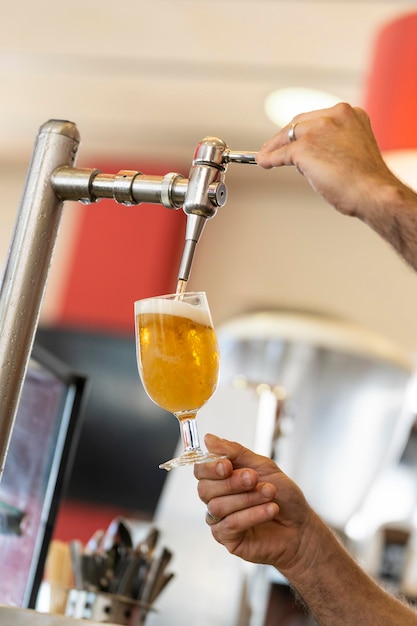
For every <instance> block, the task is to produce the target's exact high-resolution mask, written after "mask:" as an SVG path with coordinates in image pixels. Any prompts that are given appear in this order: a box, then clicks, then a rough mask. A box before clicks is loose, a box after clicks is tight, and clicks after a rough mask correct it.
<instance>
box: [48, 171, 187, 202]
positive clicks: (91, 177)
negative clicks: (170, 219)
mask: <svg viewBox="0 0 417 626" xmlns="http://www.w3.org/2000/svg"><path fill="white" fill-rule="evenodd" d="M52 187H53V189H54V191H55V193H56V195H57V196H58V198H60V199H61V200H74V201H80V202H84V203H90V202H97V200H100V199H101V198H112V199H113V200H115V201H116V202H118V203H119V204H125V205H135V204H141V203H142V202H147V203H150V204H162V205H163V206H165V207H167V208H169V209H179V208H180V207H181V206H182V205H183V202H184V199H185V196H186V193H187V189H188V180H187V179H186V178H184V176H183V175H182V174H177V173H174V172H170V173H169V174H165V176H152V175H149V174H142V173H141V172H137V171H134V170H121V171H120V172H117V174H103V173H102V172H101V171H100V170H97V169H87V168H71V167H60V168H58V169H57V170H56V171H55V172H53V174H52Z"/></svg>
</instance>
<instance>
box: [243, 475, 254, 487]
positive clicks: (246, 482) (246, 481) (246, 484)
mask: <svg viewBox="0 0 417 626" xmlns="http://www.w3.org/2000/svg"><path fill="white" fill-rule="evenodd" d="M242 483H243V486H244V487H250V486H251V484H252V478H251V475H250V474H249V472H246V471H245V472H242Z"/></svg>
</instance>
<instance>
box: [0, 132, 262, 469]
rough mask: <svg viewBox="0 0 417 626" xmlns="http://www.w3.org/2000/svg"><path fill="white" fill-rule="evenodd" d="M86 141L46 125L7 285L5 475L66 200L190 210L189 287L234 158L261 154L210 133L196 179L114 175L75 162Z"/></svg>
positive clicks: (0, 402)
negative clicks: (230, 145) (199, 246)
mask: <svg viewBox="0 0 417 626" xmlns="http://www.w3.org/2000/svg"><path fill="white" fill-rule="evenodd" d="M79 142H80V136H79V133H78V130H77V127H76V126H75V124H73V123H72V122H69V121H66V120H49V121H48V122H46V123H45V124H43V126H41V128H40V129H39V132H38V136H37V138H36V142H35V146H34V150H33V154H32V159H31V163H30V166H29V170H28V173H27V178H26V184H25V188H24V191H23V195H22V199H21V203H20V207H19V211H18V215H17V219H16V225H15V229H14V234H13V239H12V241H11V244H10V248H9V254H8V258H7V263H6V267H5V270H4V274H3V279H2V282H1V285H0V389H1V394H0V479H1V476H2V473H3V468H4V463H5V459H6V454H7V449H8V445H9V441H10V437H11V434H12V429H13V426H14V419H15V416H16V413H17V408H18V403H19V399H20V394H21V391H22V388H23V382H24V378H25V375H26V371H27V367H28V363H29V359H30V355H31V351H32V346H33V342H34V337H35V333H36V328H37V324H38V320H39V315H40V310H41V305H42V300H43V296H44V292H45V288H46V281H47V277H48V273H49V268H50V265H51V262H52V257H53V252H54V248H55V243H56V239H57V236H58V227H59V223H60V220H61V215H62V208H63V204H64V202H65V201H67V200H72V201H79V202H82V203H84V204H89V203H92V202H97V201H98V200H100V199H101V198H112V199H113V200H115V201H116V202H118V203H120V204H124V205H136V204H141V203H144V202H146V203H156V204H162V205H163V206H165V207H167V208H170V209H179V208H180V207H183V210H184V212H185V213H186V215H187V225H186V234H185V246H184V252H183V256H182V261H181V265H180V270H179V275H178V278H179V280H181V281H182V284H183V285H186V283H187V281H188V278H189V274H190V270H191V264H192V260H193V257H194V252H195V248H196V245H197V243H198V241H199V239H200V236H201V233H202V232H203V229H204V226H205V223H206V220H207V219H211V218H212V217H213V216H214V215H215V214H216V212H217V209H218V207H221V206H223V205H224V204H225V202H226V199H227V189H226V185H225V183H224V177H225V173H226V169H227V165H228V163H249V164H254V163H256V153H255V152H232V151H231V150H230V149H229V148H228V146H227V145H226V144H225V142H224V141H222V140H221V139H218V138H216V137H206V138H205V139H203V140H202V141H201V142H200V143H199V144H198V145H197V148H196V151H195V154H194V159H193V162H192V166H191V169H190V173H189V178H188V179H187V178H185V177H184V176H183V175H182V174H178V173H172V172H170V173H168V174H165V175H164V176H150V175H145V174H143V173H142V172H138V171H132V170H121V171H120V172H118V173H117V174H114V175H112V174H105V173H103V172H101V171H100V170H98V169H96V168H76V167H74V162H75V157H76V154H77V151H78V147H79Z"/></svg>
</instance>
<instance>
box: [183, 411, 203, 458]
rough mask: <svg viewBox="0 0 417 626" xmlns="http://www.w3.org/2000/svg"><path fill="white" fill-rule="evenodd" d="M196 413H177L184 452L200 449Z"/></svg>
mask: <svg viewBox="0 0 417 626" xmlns="http://www.w3.org/2000/svg"><path fill="white" fill-rule="evenodd" d="M196 416H197V413H196V412H194V413H187V414H185V415H184V413H182V414H181V417H179V416H178V415H177V418H178V421H179V423H180V430H181V437H182V443H183V445H184V452H192V451H193V450H200V449H201V448H200V437H199V435H198V430H197V420H196Z"/></svg>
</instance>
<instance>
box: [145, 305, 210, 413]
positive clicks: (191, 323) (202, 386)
mask: <svg viewBox="0 0 417 626" xmlns="http://www.w3.org/2000/svg"><path fill="white" fill-rule="evenodd" d="M136 325H137V328H136V338H137V342H138V346H137V354H138V367H139V371H140V375H141V379H142V382H143V385H144V387H145V389H146V392H147V393H148V395H149V396H150V398H151V399H152V400H153V401H154V402H155V403H156V404H158V405H159V406H161V407H162V408H164V409H166V410H167V411H170V412H171V413H175V414H176V415H177V417H178V418H179V419H181V418H182V417H183V418H187V419H189V418H190V415H189V414H190V413H193V412H196V411H197V409H199V408H200V407H202V406H203V404H205V402H207V400H208V399H209V398H210V397H211V396H212V395H213V393H214V391H215V389H216V385H217V380H218V370H219V351H218V346H217V340H216V335H215V332H214V330H213V327H212V324H211V319H210V315H209V313H208V312H207V311H204V310H201V309H196V308H195V307H192V306H191V305H189V304H186V303H184V302H181V300H178V301H174V300H172V301H163V300H157V299H155V308H153V307H152V300H150V301H149V302H148V306H147V307H146V309H144V310H143V311H142V312H141V311H139V312H138V311H136Z"/></svg>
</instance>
